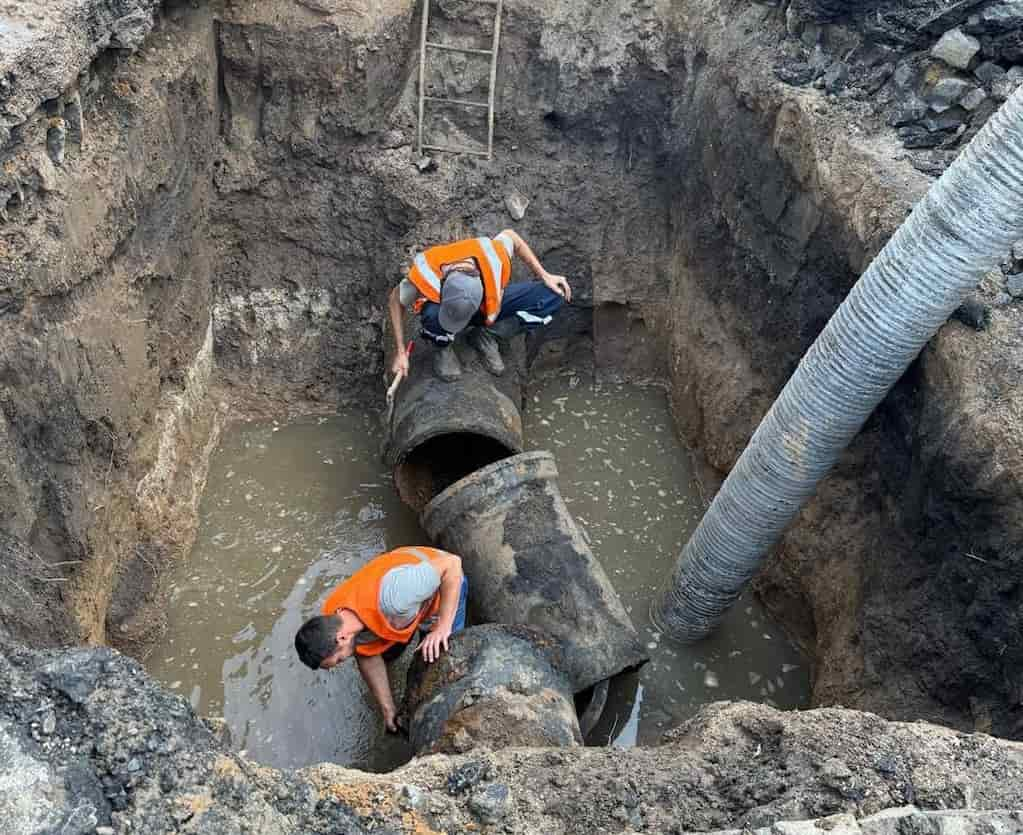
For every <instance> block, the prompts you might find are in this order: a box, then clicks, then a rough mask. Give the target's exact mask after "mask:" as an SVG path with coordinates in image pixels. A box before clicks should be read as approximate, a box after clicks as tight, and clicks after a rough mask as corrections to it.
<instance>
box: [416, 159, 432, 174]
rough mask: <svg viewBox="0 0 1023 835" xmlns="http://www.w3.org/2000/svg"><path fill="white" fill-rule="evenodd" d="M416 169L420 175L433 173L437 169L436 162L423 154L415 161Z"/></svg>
mask: <svg viewBox="0 0 1023 835" xmlns="http://www.w3.org/2000/svg"><path fill="white" fill-rule="evenodd" d="M416 168H418V169H419V171H420V172H421V173H425V172H427V171H433V170H435V169H436V168H437V160H435V159H434V158H433V157H428V156H426V155H425V154H424V155H423V156H421V157H419V159H417V160H416Z"/></svg>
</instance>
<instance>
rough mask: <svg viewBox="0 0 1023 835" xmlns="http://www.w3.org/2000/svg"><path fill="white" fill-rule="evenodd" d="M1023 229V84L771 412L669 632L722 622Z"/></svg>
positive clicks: (721, 507)
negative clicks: (877, 411)
mask: <svg viewBox="0 0 1023 835" xmlns="http://www.w3.org/2000/svg"><path fill="white" fill-rule="evenodd" d="M1021 238H1023V89H1021V90H1018V91H1017V92H1016V93H1015V94H1014V95H1013V96H1012V98H1011V99H1009V101H1007V102H1006V103H1005V104H1004V105H1003V106H1002V108H1001V110H999V111H998V113H996V114H995V115H994V116H993V117H992V118H991V119H990V120H989V121H988V123H987V124H986V125H985V126H984V128H983V129H982V130H981V131H980V132H979V133H978V134H977V136H976V137H974V139H973V141H972V142H971V143H970V144H969V145H968V146H967V147H966V149H965V150H964V151H963V153H962V154H960V155H959V158H958V159H957V160H956V161H955V162H954V163H953V164H952V165H951V166H950V167H949V169H948V170H947V171H946V172H945V173H944V175H942V177H941V179H939V180H938V181H937V182H936V183H935V184H934V185H933V186H932V187H931V189H930V190H929V191H928V192H927V194H926V196H925V197H924V198H923V200H921V201H920V203H919V204H918V205H917V206H916V207H915V208H914V210H913V213H912V214H911V215H910V216H909V218H908V219H907V220H906V221H905V222H904V223H903V224H902V226H900V227H899V229H898V231H897V232H896V233H895V234H894V235H893V236H892V238H891V240H889V242H888V243H887V245H886V246H885V247H884V249H882V250H881V252H880V253H879V254H878V256H877V257H876V258H875V259H874V261H873V262H872V263H871V264H870V266H869V267H868V268H867V271H866V272H865V273H864V274H863V275H862V276H861V277H860V280H859V281H858V282H857V283H856V285H855V286H854V287H853V289H852V291H851V292H850V293H849V295H848V297H847V298H846V299H845V301H844V302H843V303H842V304H841V306H840V307H839V308H838V310H837V311H836V312H835V314H834V316H833V317H832V318H831V321H829V322H828V324H827V326H826V327H825V328H824V330H823V331H822V332H821V334H820V335H819V336H818V337H817V340H816V341H815V342H814V343H813V345H812V346H811V347H810V350H809V351H808V352H807V353H806V356H805V357H803V359H802V361H801V362H800V364H799V367H798V368H797V369H796V372H795V373H794V374H793V375H792V378H791V379H790V380H789V382H788V383H787V384H786V386H785V388H784V389H783V390H782V393H781V394H780V395H779V396H778V399H777V400H776V401H775V402H774V405H772V406H771V409H770V411H769V412H768V413H767V415H766V416H765V417H764V419H763V420H762V421H761V423H760V426H759V427H758V428H757V431H756V433H755V434H754V435H753V438H752V439H751V440H750V442H749V445H748V446H747V447H746V449H745V450H744V451H743V453H742V456H741V457H740V458H739V461H738V463H737V464H736V465H735V467H734V469H733V470H732V472H731V473H730V474H729V476H728V478H727V479H726V480H725V483H724V484H723V485H722V487H721V490H720V491H719V492H718V494H717V496H716V497H715V499H714V501H713V503H712V504H711V506H710V508H709V509H708V511H707V513H706V515H705V516H704V517H703V519H702V520H701V522H700V525H699V527H698V528H697V529H696V532H695V533H694V534H693V536H692V537H691V538H690V540H689V542H688V543H686V546H685V548H684V549H683V551H682V554H681V556H680V557H679V559H678V562H677V563H676V565H675V569H674V571H673V573H672V577H671V584H670V585H669V586H668V587H667V588H666V589H665V590H664V591H663V592H662V593H661V595H660V597H659V598H658V600H657V601H655V603H654V606H653V612H652V614H653V617H654V620H655V621H656V622H658V624H659V625H660V626H661V628H662V629H663V630H665V632H666V634H668V635H669V636H671V637H674V638H676V639H678V640H681V641H687V642H690V641H696V640H699V639H700V638H703V637H704V636H706V635H707V634H708V633H710V632H711V631H712V630H713V629H714V627H715V626H716V625H717V624H718V622H719V621H720V620H721V618H722V617H723V616H724V614H725V612H726V611H727V610H728V607H729V606H730V605H731V604H732V603H733V602H734V601H735V600H736V598H738V597H739V595H740V594H741V593H742V590H743V587H744V586H745V585H746V583H747V582H749V580H750V579H751V578H752V577H753V575H754V574H755V573H756V571H757V569H758V568H759V566H760V563H761V561H762V559H763V558H764V556H765V554H766V553H767V552H768V550H769V549H770V548H771V547H772V546H773V545H774V543H775V542H776V541H777V540H778V538H779V537H780V536H781V533H782V531H783V530H784V529H785V527H786V526H787V525H788V523H789V522H790V521H791V519H792V518H793V517H794V516H795V515H796V513H797V512H798V511H799V509H800V507H802V505H803V504H804V503H805V502H806V501H807V499H809V498H810V496H811V495H813V492H814V489H815V488H816V485H817V482H818V481H820V479H822V478H823V477H824V476H825V475H826V474H827V472H828V471H829V470H830V469H831V467H832V466H833V465H834V463H835V462H836V461H837V460H838V457H839V455H840V454H841V453H842V450H843V449H845V447H846V445H847V444H848V443H849V442H850V441H851V440H852V438H853V437H854V436H855V435H856V433H857V432H858V431H859V430H860V427H861V426H862V425H863V423H864V422H865V421H866V419H867V417H868V416H869V415H870V413H871V412H872V411H873V410H874V408H875V407H876V406H877V404H878V403H880V402H881V400H882V398H884V396H885V394H886V393H887V392H888V390H889V389H890V388H891V387H892V386H893V385H894V384H895V382H896V381H897V380H898V379H899V377H900V376H901V375H902V373H903V372H904V371H905V370H906V368H907V367H908V366H909V364H910V363H911V362H912V361H913V359H914V358H915V357H916V356H917V354H919V353H920V351H921V350H922V349H923V347H924V345H925V344H926V343H927V341H928V340H929V339H930V338H931V336H933V334H934V333H935V332H936V331H937V330H938V328H939V327H941V325H942V324H943V323H944V322H945V321H946V320H947V319H948V317H949V315H950V314H951V313H952V312H953V311H954V310H955V309H956V307H958V306H959V304H960V303H961V302H962V299H963V296H964V295H965V294H966V293H968V292H969V291H970V290H971V289H973V288H974V287H975V286H976V285H977V283H978V281H979V280H980V278H981V277H982V276H983V275H984V274H985V273H986V272H987V271H988V270H990V269H991V268H992V267H994V266H995V265H996V264H997V263H998V262H999V261H1000V259H1002V258H1003V257H1004V256H1005V254H1006V253H1007V252H1008V251H1009V248H1010V247H1011V246H1012V244H1013V242H1015V241H1018V240H1020V239H1021Z"/></svg>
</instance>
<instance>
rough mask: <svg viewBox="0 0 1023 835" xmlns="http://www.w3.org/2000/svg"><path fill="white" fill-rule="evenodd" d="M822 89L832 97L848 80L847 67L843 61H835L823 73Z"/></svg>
mask: <svg viewBox="0 0 1023 835" xmlns="http://www.w3.org/2000/svg"><path fill="white" fill-rule="evenodd" d="M823 78H824V89H825V90H827V92H829V93H831V94H832V95H834V94H835V93H838V92H840V91H841V90H842V89H843V88H844V87H845V85H846V82H847V81H848V80H849V65H848V64H846V63H845V62H844V61H835V63H834V64H832V65H831V66H830V67H828V69H827V71H826V72H825V73H824V76H823Z"/></svg>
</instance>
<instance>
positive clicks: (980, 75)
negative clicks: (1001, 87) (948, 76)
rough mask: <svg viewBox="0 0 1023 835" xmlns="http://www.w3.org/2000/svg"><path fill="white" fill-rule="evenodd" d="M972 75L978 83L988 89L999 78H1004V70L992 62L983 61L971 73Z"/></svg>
mask: <svg viewBox="0 0 1023 835" xmlns="http://www.w3.org/2000/svg"><path fill="white" fill-rule="evenodd" d="M973 75H974V76H975V77H976V79H977V80H978V81H979V82H981V83H982V84H984V85H985V86H988V87H990V86H991V85H992V84H993V83H994V82H995V81H997V80H998V79H999V78H1004V77H1005V70H1003V69H1002V68H1001V67H1000V66H998V64H996V63H995V62H994V61H985V62H984V63H983V64H981V65H980V66H978V67H977V69H975V70H974V71H973Z"/></svg>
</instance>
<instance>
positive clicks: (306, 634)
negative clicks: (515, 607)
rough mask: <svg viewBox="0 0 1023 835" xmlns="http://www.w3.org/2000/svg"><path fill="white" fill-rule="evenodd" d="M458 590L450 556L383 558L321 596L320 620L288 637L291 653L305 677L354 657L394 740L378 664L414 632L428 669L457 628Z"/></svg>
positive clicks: (383, 669) (430, 552) (387, 690)
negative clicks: (323, 598)
mask: <svg viewBox="0 0 1023 835" xmlns="http://www.w3.org/2000/svg"><path fill="white" fill-rule="evenodd" d="M466 590H467V584H466V581H465V577H464V575H463V574H462V561H461V559H459V558H458V557H456V556H455V555H454V554H449V553H447V552H446V551H440V550H438V549H436V548H421V547H415V548H411V547H409V548H398V549H396V550H394V551H388V552H387V553H385V554H381V555H380V556H378V557H374V558H373V559H372V560H370V561H369V562H368V563H366V565H364V566H363V567H362V568H360V569H359V570H358V571H356V572H355V574H353V575H352V576H351V577H349V578H348V579H347V580H345V581H344V582H343V583H341V585H339V586H338V587H337V588H336V589H334V590H333V591H332V592H331V593H330V595H328V597H327V599H326V601H325V602H324V604H323V610H322V611H323V614H321V615H317V616H316V617H314V618H310V619H309V620H308V621H306V622H305V623H304V624H303V625H302V628H301V629H299V630H298V632H297V633H296V634H295V649H296V651H297V652H298V657H299V658H300V659H301V660H302V663H303V664H305V665H306V666H307V667H310V668H311V669H313V670H329V669H331V668H332V667H336V666H337V665H338V664H340V663H341V662H342V661H344V660H346V659H347V658H350V657H351V656H352V655H354V656H355V663H356V664H357V665H358V667H359V672H360V673H361V674H362V677H363V678H364V679H365V680H366V684H368V685H369V689H370V692H371V693H372V694H373V698H374V699H376V701H377V704H378V705H379V706H380V711H381V713H382V714H383V717H384V724H385V725H386V726H387V730H388V731H391V732H395V731H397V729H398V728H397V725H396V724H395V716H396V715H397V708H396V707H395V705H394V697H393V695H392V694H391V685H390V682H389V681H388V680H387V665H386V661H389V660H393V659H394V658H396V657H397V656H398V655H400V654H401V650H402V649H404V647H405V645H406V644H407V643H408V642H409V641H410V640H411V639H412V637H413V636H414V635H415V632H416V629H417V628H424V629H425V628H429V633H428V634H427V635H426V637H424V638H423V641H422V643H421V644H420V646H419V648H418V650H417V651H419V650H422V653H423V657H424V658H425V659H426V661H428V662H433V661H435V660H436V659H437V658H439V657H440V654H441V653H442V652H444V651H445V650H446V649H447V648H448V638H449V637H450V636H451V634H452V633H453V632H458V631H459V630H460V629H462V628H463V627H464V626H465V601H466Z"/></svg>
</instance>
